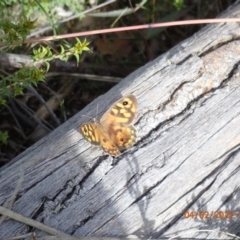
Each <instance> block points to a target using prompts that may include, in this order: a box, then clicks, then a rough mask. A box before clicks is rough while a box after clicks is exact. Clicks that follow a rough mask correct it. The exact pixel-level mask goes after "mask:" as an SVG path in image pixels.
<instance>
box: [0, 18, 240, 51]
mask: <svg viewBox="0 0 240 240" xmlns="http://www.w3.org/2000/svg"><path fill="white" fill-rule="evenodd" d="M230 22H240V18H217V19H201V20H185V21H173V22H164V23H151V24H144V25H138V26H128V27H118V28H111V29H109V28H108V29H102V30H94V31H86V32H79V33H69V34H62V35H58V36H49V37H39V38H29V39H27V40H26V41H25V42H24V43H36V42H43V41H52V40H58V39H65V38H76V37H84V36H90V35H97V34H105V33H112V32H124V31H135V30H139V29H148V28H157V27H172V26H183V25H194V24H207V23H230ZM18 44H22V40H19V41H16V42H13V43H12V45H18ZM2 46H6V43H0V47H2Z"/></svg>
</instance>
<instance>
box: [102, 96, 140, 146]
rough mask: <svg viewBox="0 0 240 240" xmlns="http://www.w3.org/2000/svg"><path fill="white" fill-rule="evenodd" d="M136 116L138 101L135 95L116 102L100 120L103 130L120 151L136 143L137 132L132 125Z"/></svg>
mask: <svg viewBox="0 0 240 240" xmlns="http://www.w3.org/2000/svg"><path fill="white" fill-rule="evenodd" d="M136 114H137V99H136V97H135V96H134V95H128V96H126V97H123V98H121V99H119V100H118V101H117V102H115V103H114V104H113V105H112V106H111V107H110V109H109V110H108V111H107V112H106V113H105V114H104V115H103V117H102V118H101V120H100V123H101V125H102V127H103V129H104V130H105V131H106V132H107V133H108V135H109V136H110V139H111V140H112V142H113V143H114V144H115V145H116V147H118V148H119V149H120V150H121V149H124V148H128V147H130V146H132V145H133V144H134V143H135V141H136V130H135V128H134V127H133V126H132V125H131V124H132V122H133V121H134V119H135V118H136Z"/></svg>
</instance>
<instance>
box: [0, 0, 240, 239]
mask: <svg viewBox="0 0 240 240" xmlns="http://www.w3.org/2000/svg"><path fill="white" fill-rule="evenodd" d="M220 17H221V18H223V17H240V3H239V1H238V2H236V3H235V4H234V5H233V6H232V7H231V8H229V9H228V10H227V11H226V12H225V13H223V14H222V15H221V16H220ZM239 38H240V24H239V23H221V24H210V25H207V26H206V27H205V28H204V29H202V30H201V31H199V32H198V33H196V34H195V35H193V36H192V37H191V38H189V39H187V40H186V41H184V42H181V43H180V44H178V45H177V46H176V47H174V48H173V49H171V50H170V51H169V52H167V53H165V54H164V55H162V56H160V57H159V58H157V59H156V60H154V61H152V62H150V63H148V64H147V65H145V66H143V67H142V68H140V69H139V70H138V71H136V72H134V73H133V74H131V75H130V76H128V77H127V78H126V79H124V80H123V81H121V82H120V83H119V84H118V85H116V86H115V87H114V88H113V89H111V90H110V91H109V92H108V93H106V94H105V95H103V96H101V97H99V98H98V99H96V100H95V101H94V102H92V103H91V104H90V105H88V106H87V107H86V108H85V109H84V110H83V111H81V112H79V113H78V114H77V115H76V116H74V117H73V118H72V119H70V120H69V121H67V122H66V123H65V124H63V125H62V126H60V127H59V128H57V129H56V130H55V131H53V132H52V133H51V134H49V135H48V136H47V137H45V138H44V139H42V140H40V141H39V142H38V143H36V144H35V145H34V146H32V147H31V148H29V149H28V150H26V151H25V152H24V153H22V154H21V155H19V156H18V157H17V158H16V159H14V160H13V161H12V162H11V163H9V164H8V165H6V166H5V167H3V168H2V169H0V189H1V191H0V205H1V206H3V205H6V204H7V202H8V201H9V199H10V198H11V196H12V194H13V192H14V190H15V188H16V186H17V185H19V188H18V194H17V196H16V199H15V202H14V205H13V207H12V210H13V211H15V212H17V213H20V214H22V215H24V216H26V217H31V218H32V219H35V220H37V221H40V222H42V223H44V224H46V225H48V226H51V227H53V228H56V229H58V230H61V231H63V232H65V233H67V234H70V235H73V236H78V237H80V236H95V237H138V238H140V237H141V238H150V237H151V238H163V237H165V238H168V237H172V236H174V235H176V234H179V233H180V234H182V238H183V239H184V238H187V237H189V238H190V237H193V238H196V237H199V238H200V237H202V238H206V239H210V238H211V239H212V238H222V237H224V238H225V239H228V238H229V239H232V237H230V236H226V235H224V234H220V235H219V233H216V232H198V231H197V230H200V229H201V230H204V229H208V230H213V229H216V230H221V231H224V232H229V233H231V234H237V235H239V232H240V230H239V229H240V201H239V199H240V191H239V186H240V177H239V175H240V168H239V163H240V76H239V62H240V41H239ZM130 93H131V94H134V95H135V96H136V97H137V99H138V102H139V110H138V117H137V120H136V123H135V124H134V125H135V127H136V129H137V132H138V139H137V143H136V144H135V145H134V146H133V147H131V148H129V149H127V150H125V151H123V153H122V155H121V156H119V157H117V158H115V159H113V158H112V157H110V156H107V155H105V154H104V153H103V151H102V150H101V149H99V148H94V147H92V146H91V145H90V144H89V143H88V142H86V141H85V140H84V139H83V138H82V136H81V135H80V133H79V132H78V131H77V128H78V126H79V125H80V124H81V123H83V122H86V121H88V119H86V118H85V117H82V115H88V116H92V117H95V113H96V108H97V107H96V106H97V103H98V109H99V112H100V115H101V114H103V113H104V112H105V111H106V110H107V109H108V108H109V106H110V105H111V104H112V103H113V102H114V101H115V100H117V99H119V98H120V97H122V96H124V95H127V94H130ZM19 179H22V182H21V183H20V184H19ZM220 211H222V212H220ZM193 214H194V216H195V217H193ZM232 214H234V217H233V218H232V219H231V216H232ZM27 231H29V229H28V228H27V227H26V226H24V225H23V224H21V223H19V222H16V221H13V220H7V221H4V222H3V223H2V224H1V225H0V239H4V238H7V237H13V236H16V235H19V234H20V233H21V234H23V233H26V232H27ZM195 231H196V232H195ZM35 232H36V233H37V234H38V235H40V236H41V235H45V233H43V232H40V231H38V230H36V231H35Z"/></svg>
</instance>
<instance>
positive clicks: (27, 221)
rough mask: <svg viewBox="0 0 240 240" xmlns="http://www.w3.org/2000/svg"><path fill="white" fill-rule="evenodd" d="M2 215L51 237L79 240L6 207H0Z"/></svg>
mask: <svg viewBox="0 0 240 240" xmlns="http://www.w3.org/2000/svg"><path fill="white" fill-rule="evenodd" d="M0 214H1V215H3V216H6V217H9V218H11V219H14V220H16V221H18V222H21V223H24V224H26V225H28V226H31V227H34V228H37V229H39V230H41V231H43V232H46V233H49V234H51V235H54V236H57V237H64V238H65V239H66V238H67V239H69V240H78V238H75V237H72V236H70V235H68V234H65V233H63V232H61V231H58V230H56V229H54V228H52V227H48V226H46V225H44V224H42V223H40V222H38V221H36V220H33V219H30V218H27V217H24V216H22V215H21V214H19V213H15V212H13V211H11V210H9V209H6V208H4V207H1V206H0Z"/></svg>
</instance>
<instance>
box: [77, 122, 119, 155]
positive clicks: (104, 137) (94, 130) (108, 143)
mask: <svg viewBox="0 0 240 240" xmlns="http://www.w3.org/2000/svg"><path fill="white" fill-rule="evenodd" d="M79 130H80V133H81V134H82V135H83V137H84V138H85V139H86V140H87V141H88V142H90V143H91V144H93V145H95V146H97V147H101V148H102V149H103V150H104V151H105V152H106V153H108V154H110V155H113V156H117V155H119V153H120V152H119V149H118V148H117V147H116V145H115V144H114V143H113V141H112V140H111V139H110V137H109V136H108V134H107V133H106V132H105V131H104V130H103V128H102V127H101V126H100V125H99V124H97V123H84V124H82V125H81V126H80V128H79Z"/></svg>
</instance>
